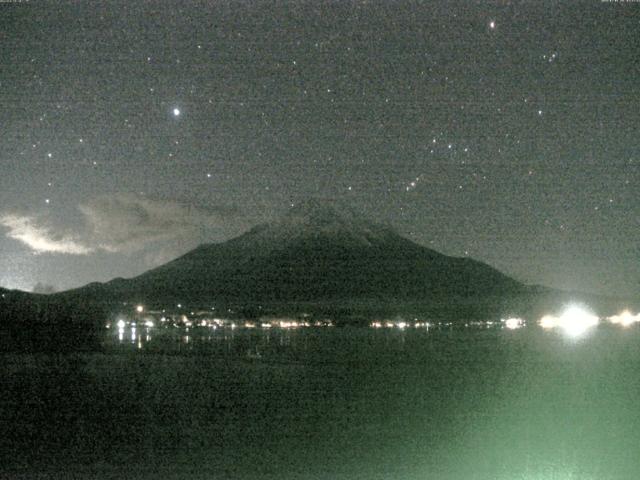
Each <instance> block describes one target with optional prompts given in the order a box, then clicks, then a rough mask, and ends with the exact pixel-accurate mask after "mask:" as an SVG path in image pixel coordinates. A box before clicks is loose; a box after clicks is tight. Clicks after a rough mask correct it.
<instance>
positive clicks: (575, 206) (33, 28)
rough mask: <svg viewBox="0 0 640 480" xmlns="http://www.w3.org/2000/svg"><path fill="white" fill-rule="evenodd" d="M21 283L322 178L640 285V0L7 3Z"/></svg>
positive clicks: (439, 223)
mask: <svg viewBox="0 0 640 480" xmlns="http://www.w3.org/2000/svg"><path fill="white" fill-rule="evenodd" d="M0 45H1V46H0V67H1V68H0V107H1V108H0V127H1V131H2V136H1V148H0V165H1V166H2V174H1V176H0V286H3V287H7V288H19V289H24V290H33V289H34V288H35V287H37V288H36V290H38V291H47V290H51V289H52V288H54V289H56V290H60V289H66V288H70V287H75V286H80V285H83V284H85V283H88V282H91V281H106V280H109V279H111V278H113V277H117V276H122V277H130V276H133V275H137V274H139V273H142V272H143V271H145V270H147V269H149V268H151V267H154V266H157V265H159V264H161V263H163V262H166V261H167V260H170V259H172V258H174V257H176V256H178V255H180V254H182V253H185V252H187V251H188V250H190V249H192V248H194V247H195V246H197V245H198V244H200V243H203V242H211V241H222V240H225V239H228V238H231V237H233V236H235V235H238V234H239V233H241V232H243V231H244V230H246V229H248V228H249V227H251V226H253V225H255V224H257V223H260V222H263V221H265V220H269V219H273V218H276V217H278V216H280V215H282V214H283V213H284V212H286V210H287V209H288V208H290V205H292V204H295V203H297V202H300V201H301V200H303V199H305V198H308V197H320V198H330V199H336V200H338V201H340V202H343V203H346V204H349V205H351V206H352V207H353V208H355V209H356V210H359V211H362V212H363V213H364V214H365V215H367V216H369V217H370V218H373V219H375V220H377V221H379V222H382V223H387V224H391V225H392V226H394V227H395V228H396V229H397V230H398V231H399V232H400V233H401V234H403V235H405V236H407V237H409V238H411V239H413V240H414V241H416V242H418V243H420V244H422V245H425V246H428V247H431V248H434V249H436V250H438V251H440V252H443V253H446V254H449V255H455V256H465V255H466V256H470V257H473V258H476V259H479V260H482V261H485V262H487V263H489V264H491V265H493V266H495V267H497V268H499V269H500V270H502V271H504V272H505V273H508V274H510V275H512V276H514V277H515V278H517V279H519V280H522V281H525V282H530V283H541V284H545V285H548V286H553V287H560V288H565V289H571V290H585V291H593V292H601V293H607V294H611V293H614V294H634V295H637V294H640V261H639V258H640V248H639V246H640V236H639V235H638V234H639V232H640V230H639V227H640V199H639V196H638V181H639V180H640V133H639V132H638V126H639V125H640V94H639V88H640V86H639V84H638V82H639V80H640V68H639V67H640V3H633V2H601V1H600V0H590V1H586V2H577V1H564V2H543V1H537V0H536V1H530V2H515V1H514V2H509V1H506V2H495V3H490V2H484V1H482V2H479V1H478V2H473V1H471V0H469V1H466V0H465V1H457V2H425V3H424V4H422V3H415V2H390V1H389V2H367V1H364V2H357V3H356V2H346V1H342V2H324V1H323V2H320V1H314V2H285V3H272V2H230V3H227V2H199V3H190V2H178V1H172V2H123V3H120V4H118V3H116V2H104V4H103V5H100V4H98V3H94V2H73V3H71V2H51V3H43V2H36V1H32V2H27V1H22V2H19V1H18V2H0Z"/></svg>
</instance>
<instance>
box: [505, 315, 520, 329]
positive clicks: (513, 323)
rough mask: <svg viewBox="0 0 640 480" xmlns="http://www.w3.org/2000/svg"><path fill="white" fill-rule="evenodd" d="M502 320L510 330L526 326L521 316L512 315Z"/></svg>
mask: <svg viewBox="0 0 640 480" xmlns="http://www.w3.org/2000/svg"><path fill="white" fill-rule="evenodd" d="M502 321H503V322H504V326H505V327H507V328H508V329H509V330H516V329H517V328H520V327H522V326H524V320H522V319H521V318H515V317H512V318H507V319H506V320H502Z"/></svg>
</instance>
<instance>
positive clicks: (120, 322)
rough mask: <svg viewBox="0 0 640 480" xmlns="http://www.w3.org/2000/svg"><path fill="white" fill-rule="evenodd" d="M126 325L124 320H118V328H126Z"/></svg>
mask: <svg viewBox="0 0 640 480" xmlns="http://www.w3.org/2000/svg"><path fill="white" fill-rule="evenodd" d="M125 325H126V324H125V323H124V320H122V319H120V320H118V328H124V326H125Z"/></svg>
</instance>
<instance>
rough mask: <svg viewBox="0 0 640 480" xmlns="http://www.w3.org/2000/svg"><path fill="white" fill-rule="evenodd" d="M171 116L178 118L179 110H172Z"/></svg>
mask: <svg viewBox="0 0 640 480" xmlns="http://www.w3.org/2000/svg"><path fill="white" fill-rule="evenodd" d="M173 116H174V117H179V116H180V109H179V108H174V109H173Z"/></svg>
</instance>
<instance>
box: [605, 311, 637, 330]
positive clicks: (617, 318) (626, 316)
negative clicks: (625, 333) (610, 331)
mask: <svg viewBox="0 0 640 480" xmlns="http://www.w3.org/2000/svg"><path fill="white" fill-rule="evenodd" d="M608 320H609V321H610V322H611V323H613V324H617V325H622V326H623V327H628V326H629V325H632V324H634V323H636V322H640V313H637V314H636V315H633V314H632V313H631V312H630V311H629V310H625V311H624V312H622V313H620V314H619V315H613V316H611V317H609V318H608Z"/></svg>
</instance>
